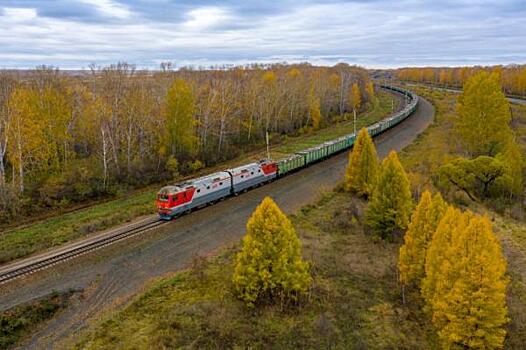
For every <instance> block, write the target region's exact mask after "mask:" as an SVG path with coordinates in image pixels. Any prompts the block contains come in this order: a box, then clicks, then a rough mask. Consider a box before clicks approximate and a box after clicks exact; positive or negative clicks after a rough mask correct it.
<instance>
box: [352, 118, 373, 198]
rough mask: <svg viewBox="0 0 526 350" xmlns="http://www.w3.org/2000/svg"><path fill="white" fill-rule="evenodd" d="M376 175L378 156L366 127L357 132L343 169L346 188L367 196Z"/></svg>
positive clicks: (371, 190) (370, 191) (371, 189)
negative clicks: (346, 163)
mask: <svg viewBox="0 0 526 350" xmlns="http://www.w3.org/2000/svg"><path fill="white" fill-rule="evenodd" d="M377 176H378V156H377V154H376V148H375V147H374V143H373V140H372V138H371V136H370V135H369V133H368V132H367V129H366V128H362V129H361V130H360V132H359V133H358V138H357V139H356V141H355V142H354V147H353V149H352V151H351V152H350V153H349V164H348V165H347V169H346V171H345V184H346V187H347V189H349V190H351V191H353V192H355V193H357V194H358V195H360V196H369V195H370V194H371V193H372V192H373V189H374V186H375V183H376V178H377Z"/></svg>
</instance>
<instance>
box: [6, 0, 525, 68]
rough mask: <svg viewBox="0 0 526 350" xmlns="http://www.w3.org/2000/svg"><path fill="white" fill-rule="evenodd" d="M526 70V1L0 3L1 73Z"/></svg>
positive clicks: (41, 0)
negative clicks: (238, 68) (295, 65)
mask: <svg viewBox="0 0 526 350" xmlns="http://www.w3.org/2000/svg"><path fill="white" fill-rule="evenodd" d="M118 61H127V62H129V63H133V64H136V65H137V66H138V67H148V68H156V67H158V65H159V63H160V62H163V61H172V62H174V63H175V64H176V66H183V65H193V66H208V65H212V64H244V63H248V62H283V61H287V62H300V61H301V62H303V61H309V62H311V63H313V64H334V63H338V62H347V63H350V64H359V65H363V66H366V67H399V66H415V65H418V66H426V65H475V64H497V63H502V64H508V63H526V0H518V1H517V0H515V1H508V0H493V1H485V0H480V1H475V0H457V1H453V0H448V1H438V0H435V1H432V0H429V1H409V0H399V1H388V0H370V1H367V0H356V1H343V0H342V1H338V0H336V1H330V2H322V1H314V0H312V1H311V0H298V1H288V0H281V1H253V0H244V1H242V0H239V1H205V0H194V1H192V0H181V1H176V0H173V1H170V0H68V1H66V0H56V1H54V0H0V68H17V67H18V68H32V67H34V66H36V65H41V64H46V65H53V66H58V67H61V68H83V67H87V66H88V65H89V64H90V63H96V64H97V65H106V64H109V63H115V62H118Z"/></svg>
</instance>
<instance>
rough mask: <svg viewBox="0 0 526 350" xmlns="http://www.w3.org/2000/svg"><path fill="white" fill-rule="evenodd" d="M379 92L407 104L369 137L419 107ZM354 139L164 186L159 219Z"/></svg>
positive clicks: (310, 160) (343, 147) (414, 100)
mask: <svg viewBox="0 0 526 350" xmlns="http://www.w3.org/2000/svg"><path fill="white" fill-rule="evenodd" d="M382 88H384V89H388V90H392V91H395V92H397V93H400V94H403V95H404V96H405V97H406V98H407V99H408V100H409V103H408V104H406V105H405V106H404V108H403V109H402V110H401V111H399V112H397V113H395V114H393V115H391V116H389V117H387V118H385V119H382V120H381V121H379V122H376V123H374V124H372V125H370V126H368V127H367V130H368V132H369V134H370V135H371V136H372V137H375V136H377V135H379V134H381V133H382V132H384V131H385V130H387V129H389V128H391V127H393V126H395V125H397V124H398V123H400V122H401V121H402V120H404V119H405V118H407V117H408V116H409V115H411V113H413V112H414V111H415V110H416V107H417V104H418V96H417V95H415V94H414V93H412V92H410V91H406V90H403V89H400V88H397V87H392V86H382ZM355 138H356V135H354V133H353V134H349V135H346V136H342V137H340V138H337V139H335V140H332V141H328V142H324V143H322V144H320V145H317V146H315V147H311V148H308V149H305V150H302V151H300V152H297V153H295V154H294V155H291V156H289V157H287V158H284V159H281V160H277V161H273V160H270V159H263V160H261V161H259V162H255V163H250V164H245V165H242V166H239V167H237V168H233V169H227V170H224V171H219V172H216V173H213V174H210V175H206V176H203V177H199V178H196V179H192V180H189V181H186V182H184V183H181V184H177V185H171V186H165V187H163V188H161V190H160V191H159V193H158V194H157V209H158V212H159V217H160V218H161V219H163V220H172V219H173V218H175V217H177V216H179V215H181V214H184V213H189V212H191V211H192V210H193V209H195V208H199V207H203V206H206V205H210V204H214V203H216V202H217V201H220V200H223V199H225V198H226V197H229V196H233V195H238V194H239V193H241V192H244V191H247V190H249V189H250V188H254V187H257V186H261V185H263V184H266V183H268V182H271V181H273V180H275V179H276V178H279V177H282V176H285V175H287V174H289V173H291V172H294V171H297V170H299V169H301V168H304V167H306V166H309V165H310V164H312V163H315V162H318V161H320V160H323V159H325V158H328V157H330V156H332V155H335V154H337V153H340V152H342V151H344V150H346V149H349V148H351V147H352V145H353V144H354V140H355Z"/></svg>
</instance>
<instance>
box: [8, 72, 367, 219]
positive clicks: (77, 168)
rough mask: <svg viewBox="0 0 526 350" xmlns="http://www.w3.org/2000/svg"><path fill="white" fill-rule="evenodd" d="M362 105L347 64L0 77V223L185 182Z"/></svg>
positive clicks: (362, 90) (356, 76)
mask: <svg viewBox="0 0 526 350" xmlns="http://www.w3.org/2000/svg"><path fill="white" fill-rule="evenodd" d="M373 94H374V88H373V85H372V83H371V82H370V81H369V79H368V75H367V72H366V71H365V70H364V69H362V68H359V67H354V66H349V65H346V64H338V65H336V66H334V67H314V66H311V65H309V64H300V65H285V64H276V65H269V66H258V65H251V66H246V67H235V68H228V69H227V68H224V69H207V70H192V69H179V70H173V69H172V67H171V65H170V64H162V65H161V69H160V70H157V71H142V70H137V69H136V68H135V67H134V66H133V65H130V64H127V63H117V64H112V65H110V66H107V67H95V66H91V67H90V70H89V71H84V72H82V74H77V75H73V74H67V72H61V71H59V70H58V69H56V68H53V67H45V66H42V67H38V68H36V69H34V70H31V71H27V72H20V71H18V72H16V71H0V212H1V214H0V221H8V220H13V219H15V218H16V217H18V216H19V215H21V214H25V213H28V212H32V213H34V212H35V211H38V210H40V209H41V208H43V207H48V208H54V207H58V206H65V205H68V204H70V203H75V202H81V201H85V200H87V199H91V198H100V197H103V196H108V195H112V194H115V193H117V192H120V191H123V190H127V189H130V188H134V187H138V186H143V185H145V184H149V183H153V182H158V181H162V180H168V179H173V177H174V176H177V175H179V174H180V175H188V174H191V173H193V172H195V171H196V170H198V169H200V168H202V167H203V166H210V165H214V164H217V163H218V162H221V161H224V160H227V159H231V158H233V157H236V156H238V155H239V154H241V153H242V152H246V151H250V150H252V149H255V148H257V147H260V146H262V145H263V143H264V142H265V141H264V140H265V135H266V133H267V132H268V133H269V134H270V137H271V140H279V138H280V137H281V136H282V135H286V134H298V133H308V132H311V131H312V130H315V129H317V128H319V127H322V126H323V125H326V124H329V123H332V122H335V121H338V120H341V119H342V118H344V117H345V116H346V114H347V113H348V112H350V111H352V110H353V109H356V110H360V109H361V108H363V106H365V105H366V103H367V102H368V101H371V99H372V98H373Z"/></svg>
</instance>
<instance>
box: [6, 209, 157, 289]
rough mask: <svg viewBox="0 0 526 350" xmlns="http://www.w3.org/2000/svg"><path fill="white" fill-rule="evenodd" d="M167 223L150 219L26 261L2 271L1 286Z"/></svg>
mask: <svg viewBox="0 0 526 350" xmlns="http://www.w3.org/2000/svg"><path fill="white" fill-rule="evenodd" d="M166 223H167V221H162V220H160V219H158V218H157V217H155V218H148V219H146V220H144V221H142V222H140V223H136V224H133V225H130V226H127V227H125V228H121V229H117V230H114V231H110V232H108V233H107V234H105V235H101V236H100V237H96V238H94V239H93V240H89V241H85V242H81V243H79V244H76V245H72V246H68V247H65V248H64V249H62V250H59V251H57V252H56V253H55V254H52V255H46V256H41V257H38V256H37V257H35V258H33V259H28V260H24V261H22V262H20V263H18V264H14V265H11V266H8V267H6V268H4V269H0V285H2V284H5V283H7V282H10V281H12V280H14V279H16V278H20V277H23V276H27V275H30V274H32V273H34V272H36V271H40V270H43V269H46V268H48V267H51V266H54V265H57V264H59V263H63V262H65V261H68V260H70V259H73V258H76V257H78V256H80V255H83V254H86V253H89V252H92V251H94V250H97V249H100V248H103V247H106V246H108V245H110V244H113V243H115V242H118V241H120V240H123V239H126V238H129V237H131V236H135V235H138V234H140V233H144V232H146V231H148V230H150V229H153V228H157V227H159V226H162V225H165V224H166Z"/></svg>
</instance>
